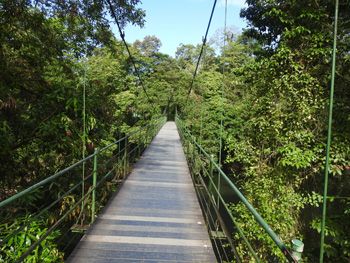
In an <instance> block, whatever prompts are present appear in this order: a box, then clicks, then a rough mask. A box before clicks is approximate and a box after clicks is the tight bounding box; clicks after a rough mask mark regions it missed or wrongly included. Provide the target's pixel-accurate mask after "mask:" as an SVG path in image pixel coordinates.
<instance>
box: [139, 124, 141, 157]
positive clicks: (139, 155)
mask: <svg viewBox="0 0 350 263" xmlns="http://www.w3.org/2000/svg"><path fill="white" fill-rule="evenodd" d="M140 156H141V129H140V132H139V157H140Z"/></svg>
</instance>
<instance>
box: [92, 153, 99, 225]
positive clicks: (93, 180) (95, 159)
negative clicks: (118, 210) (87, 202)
mask: <svg viewBox="0 0 350 263" xmlns="http://www.w3.org/2000/svg"><path fill="white" fill-rule="evenodd" d="M97 155H98V148H95V156H94V173H93V179H92V189H93V190H92V204H91V224H92V223H93V222H94V220H95V200H96V181H97Z"/></svg>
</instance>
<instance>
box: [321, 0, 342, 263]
mask: <svg viewBox="0 0 350 263" xmlns="http://www.w3.org/2000/svg"><path fill="white" fill-rule="evenodd" d="M338 6H339V0H335V14H334V32H333V34H334V35H333V52H332V75H331V91H330V98H329V114H328V115H329V116H328V134H327V150H326V167H325V175H324V191H323V209H322V223H321V248H320V263H323V252H324V251H323V250H324V235H325V228H326V210H327V190H328V169H329V153H330V145H331V134H332V114H333V94H334V79H335V59H336V51H337V30H338V9H339V8H338Z"/></svg>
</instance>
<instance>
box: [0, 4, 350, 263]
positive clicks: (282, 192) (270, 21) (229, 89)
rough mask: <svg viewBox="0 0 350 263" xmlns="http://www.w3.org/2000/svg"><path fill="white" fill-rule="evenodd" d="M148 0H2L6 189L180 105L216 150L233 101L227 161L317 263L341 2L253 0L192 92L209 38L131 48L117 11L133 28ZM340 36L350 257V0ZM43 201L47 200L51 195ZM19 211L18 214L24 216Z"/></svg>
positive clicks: (257, 238)
mask: <svg viewBox="0 0 350 263" xmlns="http://www.w3.org/2000/svg"><path fill="white" fill-rule="evenodd" d="M139 2H140V1H139V0H107V1H102V0H94V1H76V0H70V1H29V0H21V1H19V0H16V1H9V0H2V1H1V3H0V42H1V48H0V163H1V165H0V200H5V199H6V198H9V197H10V196H12V195H14V194H16V193H18V192H21V191H22V190H23V189H26V188H27V187H29V186H30V185H33V184H34V183H36V182H39V181H41V180H43V179H45V178H47V177H48V176H49V175H52V174H54V173H55V172H57V171H60V170H62V169H63V168H65V167H67V166H69V165H71V164H73V163H75V162H77V161H78V160H80V159H82V156H83V155H82V151H85V153H84V155H85V156H87V155H88V154H91V153H93V149H94V148H95V147H96V146H98V147H101V148H102V147H104V146H106V145H108V144H110V143H112V142H114V141H116V140H118V138H120V137H121V136H122V135H124V134H127V133H129V132H130V131H133V129H134V128H135V127H141V126H143V125H145V124H147V123H148V122H149V121H150V120H153V119H155V118H156V117H159V116H160V115H161V113H163V112H164V111H166V112H167V116H168V119H170V120H173V119H174V115H175V111H177V113H178V114H179V116H181V118H182V119H183V121H184V123H185V124H186V126H187V127H188V128H189V130H190V131H191V132H192V133H193V134H194V135H195V136H196V137H197V138H200V139H201V144H202V146H203V148H204V149H205V150H206V151H207V152H208V153H210V154H215V156H216V157H215V158H216V160H217V159H218V156H219V137H220V122H221V109H222V105H224V106H223V134H222V139H223V149H222V158H223V159H222V162H223V169H224V171H225V172H226V173H227V174H228V175H229V176H230V177H231V178H232V179H233V180H234V181H235V182H236V185H237V187H238V188H239V189H240V190H241V191H242V192H243V193H244V195H245V196H246V198H247V199H248V200H249V202H250V203H251V204H252V205H253V206H254V207H255V208H256V210H257V211H258V212H259V213H260V215H261V216H262V217H263V218H264V219H265V220H266V222H267V223H268V224H269V225H270V226H271V228H272V229H274V231H275V232H276V233H277V235H278V236H280V238H281V239H282V240H283V241H285V242H288V241H289V240H291V239H292V238H299V239H301V240H302V241H303V242H304V243H305V252H304V253H303V260H304V262H317V261H318V257H319V247H320V234H319V232H320V228H321V223H320V218H321V206H322V195H323V182H324V169H325V151H326V141H327V128H328V125H327V121H328V105H329V95H330V76H331V62H332V45H333V33H334V9H335V5H334V1H332V0H306V1H285V0H247V1H246V2H247V7H246V8H243V9H242V10H241V13H240V15H241V17H242V18H245V19H246V21H247V22H248V27H247V28H246V29H245V30H244V31H243V33H240V32H239V31H238V30H237V29H236V28H235V27H234V26H230V27H228V28H227V30H226V32H225V31H224V30H223V29H220V30H217V31H216V32H215V34H214V36H213V37H212V38H211V39H210V41H208V43H207V44H206V46H205V49H204V53H203V56H202V60H201V61H200V66H199V69H198V72H197V77H196V80H195V82H194V84H193V87H192V89H191V92H190V93H189V94H188V91H189V89H190V87H191V83H192V79H193V74H194V71H195V68H196V64H197V62H198V57H199V54H200V50H201V44H198V45H196V46H194V45H192V44H186V43H182V44H180V45H179V47H178V49H177V52H176V55H175V57H171V56H169V55H167V54H162V53H161V52H159V49H160V47H161V45H162V43H161V40H160V39H158V38H157V36H156V34H157V32H154V34H155V35H154V36H147V37H145V38H144V39H140V40H137V41H135V42H134V43H128V48H129V50H130V52H131V54H132V56H133V59H131V58H130V56H129V55H128V52H127V50H126V48H125V46H124V43H123V41H121V40H119V39H120V37H119V36H115V35H113V33H112V31H111V24H110V22H109V20H108V19H110V17H112V12H111V11H112V10H113V11H114V12H116V14H117V17H118V19H119V23H120V26H121V27H122V28H124V27H125V25H126V24H127V23H132V24H135V25H139V26H141V27H142V26H143V25H144V23H145V20H146V14H145V12H144V11H143V10H142V8H138V7H136V6H137V5H138V4H139ZM141 6H142V5H141ZM203 30H204V29H203ZM224 39H225V42H226V45H225V46H223V42H224V41H223V40H224ZM337 41H338V46H337V53H336V79H335V93H334V106H333V122H332V144H331V155H330V168H329V173H330V178H329V187H328V205H327V220H326V226H327V227H326V239H325V244H326V245H325V257H326V259H325V262H349V260H350V195H349V193H350V192H349V189H350V106H349V105H350V103H349V101H350V89H349V87H350V71H349V69H350V1H348V0H343V1H340V8H339V21H338V37H337ZM133 63H135V65H136V67H137V69H138V73H139V75H140V77H141V79H142V80H140V78H139V77H138V76H137V74H136V71H135V68H134V66H133ZM84 87H85V89H86V95H85V96H86V102H85V112H86V113H85V114H84V113H83V110H84V105H83V99H82V98H83V90H84ZM223 87H224V95H223V97H222V90H223ZM145 90H146V91H147V93H146V92H145ZM222 103H223V104H222ZM84 115H85V119H86V124H85V125H86V126H85V131H86V133H85V135H84V133H83V116H84ZM201 127H202V129H201ZM83 137H84V138H83ZM83 139H84V140H85V142H86V144H85V145H83ZM83 149H84V150H83ZM69 184H70V181H69V180H65V181H59V182H56V184H55V185H54V186H53V188H54V190H51V191H49V192H48V191H45V189H41V190H38V191H37V192H36V194H35V195H32V196H30V197H28V200H31V201H33V203H35V200H37V198H39V196H43V195H45V198H48V199H53V200H55V198H56V196H57V195H60V194H61V193H62V192H64V191H65V189H66V187H67V185H69ZM60 205H61V206H63V205H64V204H63V203H60ZM33 206H34V205H31V204H30V202H27V203H23V204H21V209H17V210H16V209H14V210H11V213H9V214H6V215H4V214H1V216H2V217H1V221H0V232H1V235H3V233H5V234H7V233H8V232H6V231H10V230H11V229H15V228H16V224H17V223H18V224H19V223H20V222H21V220H25V218H27V217H29V216H30V215H29V214H30V211H31V210H32V209H33ZM35 206H36V208H39V209H40V203H36V204H35ZM230 208H231V209H232V210H233V211H235V214H236V215H237V218H236V220H237V222H238V223H240V224H241V226H242V228H243V230H244V232H245V233H246V235H247V237H248V239H249V240H250V242H251V244H252V245H253V247H254V249H255V251H257V254H258V255H259V257H261V260H262V262H273V260H277V259H278V258H279V257H281V255H280V254H279V252H278V251H276V248H275V246H274V245H273V244H272V241H271V240H270V239H269V238H268V237H267V236H266V235H265V234H264V233H263V232H262V230H261V229H260V228H259V225H258V224H257V223H255V221H254V219H253V218H252V217H251V216H250V215H249V213H248V212H247V211H246V209H245V206H244V205H243V204H241V203H235V204H230ZM57 209H58V211H59V210H60V209H62V207H58V208H57ZM11 216H12V217H17V221H16V223H14V224H12V225H11V224H9V222H8V218H9V217H11ZM57 217H58V214H57V213H56V214H55V213H50V212H48V213H47V214H46V215H43V218H41V219H40V220H36V221H34V222H32V224H31V228H30V230H28V231H29V232H30V234H31V235H32V236H36V235H38V236H40V235H42V232H43V229H46V228H47V227H49V226H50V224H52V222H54V221H55V220H57ZM5 218H6V220H5ZM48 218H50V220H48ZM11 227H12V228H11ZM57 236H59V232H55V233H54V235H52V236H51V237H50V239H49V240H48V243H47V247H46V249H47V250H48V251H47V252H46V253H49V250H51V251H52V250H55V251H56V250H57V253H56V254H55V256H53V255H50V257H53V259H52V262H53V261H59V260H63V255H62V254H61V253H60V252H59V248H57V246H56V245H55V238H56V237H57ZM3 238H4V236H1V237H0V239H3ZM13 242H18V244H19V247H21V246H23V247H24V246H26V245H28V244H29V243H30V240H29V241H28V240H27V239H24V240H23V242H21V241H20V240H18V241H14V240H12V242H11V244H10V243H9V244H7V246H5V247H3V248H2V250H1V251H0V253H1V254H0V261H1V259H4V258H6V255H7V256H9V254H11V253H12V252H13V251H7V252H6V250H8V247H9V246H11V245H12V243H13ZM236 245H237V248H238V251H239V253H240V255H241V256H242V258H243V261H244V262H250V261H251V260H252V259H251V258H250V256H249V254H248V253H247V251H246V250H245V246H244V245H243V244H242V243H241V241H240V240H239V238H238V235H237V240H236ZM17 249H18V250H20V249H21V248H17ZM16 252H17V251H16ZM5 254H6V255H5ZM12 254H13V255H12V256H14V257H16V255H15V254H16V253H12ZM50 257H48V258H47V259H49V258H50ZM32 262H34V261H32Z"/></svg>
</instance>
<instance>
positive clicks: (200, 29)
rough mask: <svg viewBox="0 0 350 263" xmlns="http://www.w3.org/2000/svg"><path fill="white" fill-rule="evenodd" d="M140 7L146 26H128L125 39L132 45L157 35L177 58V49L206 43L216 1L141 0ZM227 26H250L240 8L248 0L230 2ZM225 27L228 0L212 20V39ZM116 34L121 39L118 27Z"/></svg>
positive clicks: (164, 48) (221, 1)
mask: <svg viewBox="0 0 350 263" xmlns="http://www.w3.org/2000/svg"><path fill="white" fill-rule="evenodd" d="M141 1H142V4H140V5H138V6H137V7H139V8H142V9H143V10H145V12H146V18H145V20H146V23H145V26H144V28H142V29H140V28H139V27H135V26H132V25H128V26H126V27H125V29H124V32H125V40H126V42H128V43H130V44H132V43H134V41H135V40H137V39H138V40H140V41H142V40H143V39H144V37H145V36H147V35H150V36H153V35H154V36H156V37H157V38H158V39H160V41H161V42H162V47H161V48H160V52H162V53H165V54H168V55H170V56H172V57H175V52H176V49H177V47H179V45H180V44H181V43H183V44H193V45H197V44H202V38H203V37H204V36H205V32H206V30H207V26H208V22H209V18H210V14H211V11H212V8H213V4H214V0H141ZM227 3H228V9H227V26H235V27H236V28H237V29H238V31H241V30H242V28H245V27H246V22H245V21H244V20H243V19H242V18H240V17H239V12H240V9H241V8H243V7H245V0H227ZM224 25H225V0H217V4H216V8H215V11H214V15H213V18H212V22H211V26H210V30H209V33H208V40H209V39H210V37H211V36H212V35H213V34H214V33H215V31H216V30H217V29H219V28H223V27H224ZM113 32H114V33H115V35H116V37H117V38H118V39H120V37H119V32H118V30H117V29H116V27H114V29H113Z"/></svg>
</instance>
